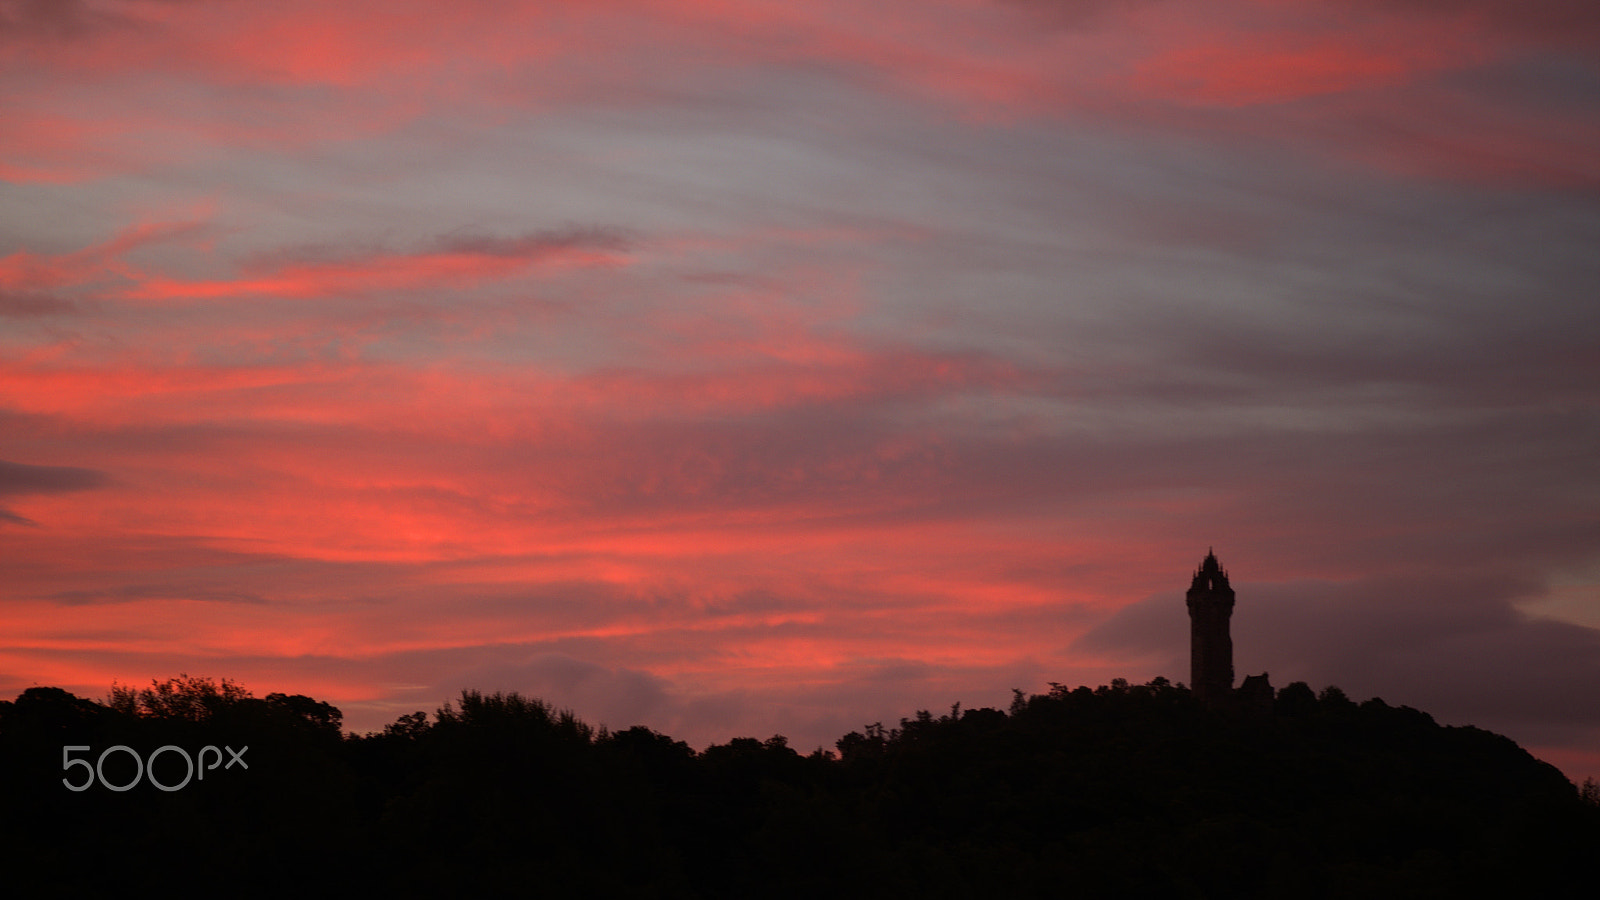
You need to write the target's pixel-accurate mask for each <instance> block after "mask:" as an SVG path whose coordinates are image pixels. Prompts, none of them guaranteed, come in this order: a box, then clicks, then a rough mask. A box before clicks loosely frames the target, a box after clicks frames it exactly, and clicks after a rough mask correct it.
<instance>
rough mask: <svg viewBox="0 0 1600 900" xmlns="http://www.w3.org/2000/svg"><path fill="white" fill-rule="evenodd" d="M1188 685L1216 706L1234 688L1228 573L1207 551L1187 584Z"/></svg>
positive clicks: (1207, 703) (1197, 695) (1231, 595)
mask: <svg viewBox="0 0 1600 900" xmlns="http://www.w3.org/2000/svg"><path fill="white" fill-rule="evenodd" d="M1188 598H1189V689H1190V690H1192V691H1194V696H1195V698H1196V699H1197V700H1199V701H1200V702H1201V703H1204V704H1206V705H1208V706H1216V705H1219V704H1222V703H1225V702H1226V701H1227V697H1228V696H1229V695H1230V694H1231V693H1232V692H1233V638H1232V637H1229V635H1228V618H1229V617H1230V616H1232V615H1233V588H1231V587H1228V573H1227V572H1225V571H1223V569H1222V567H1221V566H1219V565H1218V564H1217V555H1216V554H1215V553H1213V552H1207V553H1206V558H1205V560H1204V561H1203V562H1201V563H1200V569H1199V571H1197V572H1195V573H1194V581H1193V583H1191V584H1190V585H1189V595H1188Z"/></svg>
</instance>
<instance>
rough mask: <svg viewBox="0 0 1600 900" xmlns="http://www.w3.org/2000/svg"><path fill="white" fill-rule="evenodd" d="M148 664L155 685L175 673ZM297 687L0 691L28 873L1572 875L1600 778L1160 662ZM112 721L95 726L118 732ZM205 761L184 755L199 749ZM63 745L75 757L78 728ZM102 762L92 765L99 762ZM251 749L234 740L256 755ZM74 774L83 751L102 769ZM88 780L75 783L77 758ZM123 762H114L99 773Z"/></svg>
mask: <svg viewBox="0 0 1600 900" xmlns="http://www.w3.org/2000/svg"><path fill="white" fill-rule="evenodd" d="M160 687H161V686H157V688H160ZM338 724H339V715H338V711H337V710H335V709H333V708H332V707H331V706H329V705H328V704H325V703H318V702H317V701H314V700H312V699H311V698H307V697H287V696H285V695H282V694H272V695H269V696H268V697H267V698H266V699H264V700H260V699H256V698H253V697H251V696H250V695H249V694H248V693H247V692H245V691H243V690H242V689H240V688H238V687H237V686H235V685H230V684H229V683H227V682H224V683H222V684H221V685H218V684H216V683H214V682H209V681H207V680H204V679H188V680H175V681H174V682H168V683H167V686H166V691H165V693H162V692H161V691H160V690H147V691H145V692H128V691H124V692H122V693H121V694H115V695H114V696H113V697H112V698H111V702H109V703H96V702H93V701H88V700H83V699H81V698H77V697H74V696H72V695H71V694H68V693H66V692H65V691H60V690H58V689H54V688H34V689H31V690H29V691H27V692H25V693H24V694H23V695H22V696H20V697H18V698H17V700H16V701H15V702H14V703H3V704H0V764H3V772H0V789H3V791H4V794H3V796H4V819H3V824H0V840H3V847H4V849H3V851H0V853H3V857H0V862H3V864H4V866H5V872H6V879H7V882H8V884H10V885H11V886H13V887H15V888H18V889H21V890H22V891H23V893H21V894H18V896H24V895H26V896H69V895H70V896H83V895H86V894H87V895H95V894H111V893H113V892H119V893H120V892H125V891H126V890H127V889H128V888H130V887H133V886H137V885H141V884H153V885H165V886H166V887H167V888H168V889H177V888H181V889H182V892H183V893H190V892H194V891H197V890H200V889H202V888H204V889H206V890H214V891H216V892H220V893H226V894H230V895H240V894H243V895H267V894H273V893H281V892H282V891H283V890H304V891H310V892H311V893H313V894H322V893H327V892H331V891H332V890H335V889H341V890H360V891H361V892H363V893H371V892H373V891H375V890H377V891H381V892H384V893H388V894H393V895H400V896H422V895H428V896H438V895H445V896H451V895H484V894H487V895H500V894H510V893H516V894H526V893H534V894H544V895H549V896H592V895H620V896H661V897H746V896H780V897H781V896H796V897H798V896H818V895H829V896H846V897H854V896H862V897H865V896H874V897H878V896H927V897H968V896H1015V897H1056V896H1077V895H1081V896H1088V897H1121V896H1126V897H1135V896H1155V895H1160V896H1174V897H1282V896H1296V897H1354V896H1369V895H1377V896H1408V897H1429V896H1441V897H1442V896H1446V895H1455V894H1458V893H1461V892H1462V891H1463V890H1465V889H1467V888H1473V889H1475V890H1474V893H1475V894H1476V893H1478V892H1481V891H1485V890H1488V891H1505V892H1513V891H1514V892H1516V893H1517V894H1518V895H1522V896H1545V897H1550V896H1575V895H1576V892H1575V891H1574V890H1572V889H1571V885H1572V875H1573V873H1575V872H1581V871H1584V869H1585V867H1586V866H1587V865H1589V861H1590V860H1592V858H1593V855H1594V851H1595V850H1596V849H1597V848H1600V808H1597V807H1595V806H1594V805H1593V804H1591V803H1588V802H1585V801H1583V800H1581V799H1580V798H1579V796H1578V793H1577V791H1575V790H1574V788H1573V786H1572V785H1571V784H1570V783H1569V782H1567V780H1566V779H1565V778H1564V777H1563V776H1562V775H1561V774H1560V773H1559V772H1558V771H1557V770H1555V769H1554V768H1553V767H1551V766H1549V765H1546V764H1544V763H1541V762H1539V761H1537V760H1535V759H1533V758H1532V757H1531V756H1529V755H1528V754H1527V753H1526V752H1525V751H1523V750H1522V749H1521V748H1519V747H1518V746H1517V745H1516V744H1514V743H1513V742H1511V741H1510V740H1508V739H1506V738H1504V737H1501V736H1499V735H1496V734H1492V733H1489V732H1485V731H1481V730H1478V729H1475V728H1447V727H1441V726H1439V725H1437V724H1436V723H1435V722H1434V721H1433V720H1432V719H1431V718H1430V717H1429V716H1427V715H1426V714H1425V713H1421V712H1418V711H1416V710H1413V709H1408V708H1404V707H1400V708H1395V707H1390V706H1388V705H1386V704H1384V703H1383V701H1381V700H1369V701H1367V702H1365V703H1361V704H1356V703H1354V702H1352V701H1351V700H1349V699H1348V698H1346V697H1345V696H1344V695H1343V694H1342V693H1341V692H1339V691H1338V690H1337V689H1336V688H1330V689H1328V690H1325V691H1324V692H1323V693H1322V694H1321V695H1320V696H1318V695H1316V694H1314V693H1313V692H1312V691H1311V690H1310V689H1309V688H1308V687H1306V686H1305V685H1303V684H1296V685H1291V686H1290V687H1287V688H1285V689H1283V690H1282V691H1279V692H1278V693H1277V694H1276V698H1275V699H1274V700H1272V702H1271V703H1270V704H1266V705H1258V706H1257V707H1255V708H1253V709H1243V708H1220V709H1219V708H1215V707H1214V706H1202V705H1200V704H1197V703H1196V702H1194V699H1193V698H1192V696H1191V695H1190V693H1189V691H1188V690H1187V689H1186V688H1184V687H1182V686H1177V685H1173V684H1170V683H1168V682H1166V681H1165V680H1164V679H1157V680H1156V681H1154V682H1152V683H1150V684H1146V685H1137V686H1130V685H1128V684H1127V683H1125V682H1123V681H1120V680H1119V681H1117V682H1114V683H1113V684H1112V685H1111V686H1108V687H1101V688H1098V689H1094V690H1091V689H1089V688H1086V687H1080V688H1076V689H1072V690H1069V689H1067V688H1064V687H1061V686H1055V687H1053V688H1052V690H1051V691H1050V692H1049V693H1048V694H1044V695H1038V696H1032V697H1028V696H1024V695H1022V694H1021V693H1020V692H1019V693H1018V695H1017V698H1016V700H1015V701H1014V703H1013V704H1012V706H1011V709H1010V710H1008V711H1000V710H994V709H975V710H965V711H962V710H960V709H959V708H956V709H952V710H951V712H950V713H949V714H946V715H942V716H937V717H936V716H933V715H931V714H929V713H926V712H924V713H919V714H918V715H917V716H915V717H913V718H909V719H905V720H902V721H901V722H900V723H899V725H898V727H894V728H884V727H882V726H880V725H874V726H870V727H867V728H865V729H864V730H863V731H861V732H852V733H851V734H848V735H846V736H844V737H843V738H841V739H840V740H839V741H838V751H839V752H838V754H832V753H822V752H820V751H819V752H816V753H812V754H810V755H801V754H799V753H797V752H796V751H795V750H793V749H792V748H790V747H789V746H788V745H787V742H786V741H784V740H783V739H782V738H781V737H773V738H770V739H768V740H765V741H761V740H756V739H753V738H740V739H736V740H733V741H730V742H729V743H727V744H722V745H716V746H712V747H710V748H707V749H706V750H705V751H704V752H702V753H695V752H694V751H693V750H691V749H690V748H689V747H688V746H687V745H685V744H683V743H682V742H680V741H674V740H673V739H671V738H670V737H667V736H665V735H661V734H658V733H656V732H653V731H651V730H649V729H646V728H631V729H628V730H626V731H619V732H609V733H608V732H604V731H596V730H595V729H593V728H591V727H590V726H588V725H586V724H584V723H583V722H581V721H578V720H577V719H575V718H574V717H572V716H571V715H570V714H567V713H563V712H560V711H558V710H555V709H552V708H551V707H549V706H548V705H546V704H543V703H541V702H539V701H537V700H532V699H528V698H524V697H521V696H518V695H516V694H510V695H503V694H495V695H483V694H479V693H477V692H470V691H469V692H466V693H464V694H463V696H462V698H461V700H460V701H459V702H458V703H456V704H449V705H446V707H445V708H443V709H441V710H439V711H438V712H437V713H435V714H434V715H433V716H432V717H431V718H430V717H428V716H425V715H422V714H420V713H419V714H416V715H412V716H404V717H402V718H401V719H399V720H397V721H396V722H395V723H394V724H393V725H391V726H389V727H388V728H387V729H385V731H384V732H383V733H381V734H372V735H366V736H360V737H357V736H346V737H342V738H341V736H340V735H339V732H338ZM114 745H118V746H125V747H127V748H129V749H128V750H127V751H115V752H111V753H110V754H109V755H106V756H105V757H104V758H102V753H104V752H105V751H106V748H109V747H111V746H114ZM213 745H214V746H216V747H218V748H224V747H226V748H228V749H229V751H230V752H231V751H236V750H238V748H240V747H242V746H245V745H248V746H249V750H248V751H247V753H246V754H245V755H244V756H243V759H242V760H241V764H240V765H234V766H231V767H228V768H224V767H223V766H222V765H220V763H222V762H225V761H227V759H228V754H225V753H220V752H219V753H216V754H214V755H207V756H205V758H204V762H205V763H206V764H207V765H211V766H213V768H211V769H207V770H206V771H205V777H204V779H203V780H200V779H196V780H193V781H189V782H186V783H183V786H182V787H181V788H178V789H175V790H168V791H164V790H161V789H159V788H157V787H154V786H152V784H151V783H149V781H148V779H147V778H142V777H141V776H138V774H137V773H136V771H135V769H136V765H137V764H136V763H135V762H134V760H133V757H134V756H135V755H138V756H140V757H141V758H143V759H145V760H149V759H150V757H151V755H152V753H155V755H156V756H157V757H158V759H157V760H156V761H155V762H154V763H152V764H151V767H150V768H151V770H152V771H153V772H154V773H155V774H156V777H157V781H158V783H160V784H164V785H167V786H169V787H170V786H173V785H177V784H179V783H180V782H182V781H183V779H184V776H185V771H186V770H185V763H184V762H183V760H182V759H181V758H180V754H178V753H176V752H175V751H170V750H169V751H161V752H159V753H157V752H156V751H158V749H159V748H160V747H163V746H171V747H176V748H183V749H185V750H187V751H189V753H190V755H193V754H196V753H199V752H200V751H201V748H202V747H208V746H213ZM68 746H72V747H88V748H90V749H89V750H87V751H72V752H71V753H69V754H68V755H67V757H66V758H67V759H73V760H75V759H82V760H85V761H87V763H89V765H83V764H77V765H71V764H70V763H68V766H69V767H68V768H66V769H64V768H63V764H64V756H63V749H62V748H63V747H68ZM97 761H98V762H99V764H100V768H99V770H96V769H95V768H94V766H95V764H96V763H97ZM243 761H248V763H249V768H248V769H245V768H244V767H243V765H242V763H243ZM89 776H92V778H91V777H89ZM63 778H66V779H67V781H68V783H69V784H74V785H77V784H84V783H87V784H88V785H89V786H88V787H86V788H85V789H83V790H81V791H74V790H70V789H69V788H68V787H67V786H66V785H64V784H63ZM106 784H110V785H112V786H117V787H120V786H124V785H129V784H131V785H132V786H131V787H128V788H127V789H126V790H111V789H109V788H107V787H106V786H105V785H106Z"/></svg>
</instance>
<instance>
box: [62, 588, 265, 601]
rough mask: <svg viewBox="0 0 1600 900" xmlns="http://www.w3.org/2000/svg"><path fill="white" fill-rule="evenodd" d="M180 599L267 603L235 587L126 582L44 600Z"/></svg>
mask: <svg viewBox="0 0 1600 900" xmlns="http://www.w3.org/2000/svg"><path fill="white" fill-rule="evenodd" d="M168 598H181V599H184V600H199V601H202V602H206V603H266V602H268V601H267V598H265V597H263V596H261V595H260V594H257V593H253V592H250V591H242V590H237V589H234V588H231V587H227V586H222V585H195V584H184V583H174V584H128V585H122V586H120V587H115V588H109V589H105V590H70V591H58V592H56V593H54V594H50V595H48V596H47V597H46V598H45V599H47V600H53V601H55V602H56V603H60V604H62V605H64V606H85V605H90V604H99V603H135V602H138V601H140V600H163V599H168Z"/></svg>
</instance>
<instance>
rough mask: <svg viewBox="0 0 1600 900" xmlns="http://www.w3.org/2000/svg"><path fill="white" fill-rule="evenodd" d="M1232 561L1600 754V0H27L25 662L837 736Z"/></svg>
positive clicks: (1259, 586) (5, 179)
mask: <svg viewBox="0 0 1600 900" xmlns="http://www.w3.org/2000/svg"><path fill="white" fill-rule="evenodd" d="M1209 547H1215V548H1216V552H1217V555H1218V557H1219V558H1220V559H1221V561H1222V563H1223V565H1224V566H1225V567H1227V568H1228V570H1229V571H1230V574H1231V576H1232V579H1233V584H1234V587H1235V589H1236V590H1237V592H1238V605H1237V607H1236V610H1235V613H1234V619H1233V634H1234V646H1235V667H1236V669H1237V672H1238V675H1239V677H1241V678H1242V677H1243V676H1244V675H1246V674H1252V673H1259V672H1262V671H1266V672H1270V673H1271V678H1272V681H1273V683H1274V684H1275V685H1277V686H1279V687H1281V686H1283V685H1285V684H1287V683H1289V682H1291V681H1299V680H1303V681H1307V682H1310V683H1311V684H1312V686H1313V687H1317V688H1321V687H1322V686H1324V685H1328V684H1337V685H1339V686H1341V687H1343V688H1344V689H1345V691H1346V692H1347V693H1349V694H1350V695H1352V696H1354V697H1356V698H1357V699H1364V698H1366V697H1370V696H1374V695H1376V696H1380V697H1382V698H1384V699H1385V700H1386V701H1388V702H1389V703H1391V704H1394V705H1399V704H1408V705H1411V706H1415V707H1418V708H1421V709H1424V710H1427V711H1429V712H1431V713H1433V714H1434V715H1435V717H1436V718H1438V719H1439V720H1440V721H1441V722H1445V723H1449V724H1475V725H1479V726H1481V727H1485V728H1490V729H1492V730H1495V731H1499V732H1502V733H1504V734H1507V735H1509V736H1510V737H1512V738H1514V739H1516V740H1517V741H1519V742H1520V743H1522V744H1523V745H1524V746H1526V747H1528V748H1530V749H1531V750H1532V751H1533V752H1534V753H1535V754H1536V755H1539V756H1540V757H1541V758H1544V759H1547V760H1549V761H1551V762H1554V763H1556V764H1558V765H1560V766H1561V767H1562V768H1563V770H1564V771H1566V773H1567V774H1568V775H1569V777H1572V778H1575V779H1578V780H1581V779H1582V778H1583V777H1585V776H1587V775H1594V776H1597V777H1600V5H1597V4H1591V3H1575V2H1567V0H1515V2H1513V0H1275V2H1267V0H1219V2H1207V3H1204V4H1199V3H1179V2H1174V0H1166V2H1163V0H1082V2H1075V0H1059V2H1055V0H914V2H913V0H871V2H868V0H807V2H803V3H800V2H793V0H781V2H780V0H701V2H666V0H594V2H581V3H580V2H544V3H536V2H513V0H468V2H461V3H450V4H446V3H437V2H408V0H382V2H376V0H373V2H368V0H345V2H340V3H332V4H330V3H327V2H325V0H319V2H301V0H273V2H265V0H206V2H183V0H58V2H47V0H0V566H3V572H4V575H3V578H0V610H3V614H0V696H3V697H5V698H8V699H9V698H11V697H14V696H15V695H16V694H17V693H19V692H20V691H22V690H24V689H26V688H27V687H29V686H31V685H35V684H40V685H55V686H60V687H64V688H67V689H68V690H71V691H73V692H75V693H78V694H81V695H83V696H90V697H97V698H98V697H104V696H105V695H106V694H107V692H108V691H109V689H110V687H111V685H112V683H113V681H115V682H119V683H122V684H133V685H144V684H148V683H149V681H150V680H151V679H153V678H157V679H160V678H167V677H171V676H174V675H177V674H178V673H180V672H186V673H189V674H191V675H210V676H214V677H219V678H220V677H227V678H232V679H235V680H237V681H239V682H241V683H243V684H244V685H245V687H247V688H249V689H251V690H253V691H255V692H256V693H257V694H258V695H261V694H265V693H268V692H272V691H284V692H288V693H304V694H309V695H312V696H314V697H316V698H317V699H321V700H327V701H330V702H332V703H333V704H335V705H336V706H338V707H340V708H341V709H342V710H343V711H344V713H345V724H346V727H347V728H350V729H353V730H356V731H366V730H375V729H379V728H381V727H382V726H383V725H384V724H386V723H388V722H392V721H393V720H394V719H395V717H396V716H398V715H400V714H404V713H410V712H412V711H415V710H419V709H424V710H433V709H434V708H436V707H438V706H439V705H440V704H442V703H443V702H444V701H446V700H447V699H449V698H451V697H452V696H455V695H457V694H458V693H459V691H460V690H461V689H462V688H478V689H483V690H495V689H501V690H518V691H522V692H524V693H528V694H532V695H535V696H539V697H542V698H545V699H547V700H549V701H551V702H552V703H554V704H556V705H558V706H563V707H570V708H572V709H574V710H575V711H576V712H577V713H578V714H579V715H580V716H582V717H583V718H585V719H586V720H588V721H590V722H592V723H594V724H601V723H604V724H605V725H607V726H609V727H612V728H625V727H628V726H630V725H633V724H644V725H648V726H651V727H653V728H656V729H658V730H661V731H665V732H667V733H668V734H671V735H673V736H674V737H678V738H682V739H685V740H688V741H689V742H690V743H691V744H694V745H695V746H697V747H703V746H705V745H706V744H707V743H709V742H712V741H717V742H722V741H726V740H728V739H729V738H732V737H735V736H741V735H749V736H755V737H761V738H765V737H767V736H769V735H771V734H773V733H782V734H785V735H787V736H788V737H789V739H790V742H791V744H792V745H794V746H796V747H797V748H799V749H801V750H803V751H808V750H810V749H812V748H814V747H816V746H819V745H821V746H825V747H831V746H832V744H833V741H834V740H835V739H836V738H838V737H839V736H840V735H841V734H843V733H845V732H847V731H850V730H852V729H859V728H861V727H862V726H863V725H865V724H868V723H872V722H875V721H883V722H884V723H885V724H894V723H895V722H896V721H898V719H899V718H900V717H901V716H909V715H912V714H913V713H914V712H915V711H916V710H917V709H920V708H929V709H932V710H934V711H935V712H942V711H944V710H946V709H948V708H949V706H950V704H952V703H954V702H957V701H959V702H961V703H962V704H963V706H966V707H975V706H999V707H1004V706H1005V705H1006V704H1007V703H1009V701H1010V698H1011V689H1012V688H1022V689H1024V690H1026V691H1029V692H1042V691H1045V690H1047V689H1048V684H1049V683H1050V682H1064V683H1067V684H1079V683H1086V684H1090V685H1096V684H1102V683H1105V682H1108V681H1109V680H1110V679H1112V678H1116V677H1125V678H1128V679H1129V680H1132V681H1136V682H1139V681H1146V680H1149V679H1150V678H1153V677H1155V676H1157V675H1165V676H1167V677H1169V678H1171V679H1173V680H1175V681H1187V680H1188V637H1187V629H1188V621H1187V616H1186V613H1185V611H1184V604H1183V591H1184V590H1185V589H1186V588H1187V586H1188V582H1189V577H1190V574H1191V572H1192V571H1193V569H1194V567H1195V566H1196V565H1198V564H1199V562H1200V560H1201V558H1202V557H1204V556H1205V554H1206V551H1207V549H1208V548H1209Z"/></svg>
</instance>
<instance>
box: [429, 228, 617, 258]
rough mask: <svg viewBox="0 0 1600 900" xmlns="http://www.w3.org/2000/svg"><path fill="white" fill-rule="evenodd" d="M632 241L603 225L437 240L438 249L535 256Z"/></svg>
mask: <svg viewBox="0 0 1600 900" xmlns="http://www.w3.org/2000/svg"><path fill="white" fill-rule="evenodd" d="M632 244H633V239H632V237H631V235H630V234H629V233H628V232H627V231H625V230H623V229H621V228H612V227H605V226H571V227H567V228H561V229H553V230H549V231H534V232H529V233H527V234H522V235H518V236H515V237H495V236H492V235H478V234H456V235H451V236H448V237H445V238H441V239H440V240H439V242H438V246H439V247H440V248H441V249H443V250H448V251H451V252H455V253H474V254H480V255H483V256H506V257H534V258H536V257H539V256H543V255H545V254H548V253H552V252H559V251H562V250H573V249H585V248H592V249H597V250H626V249H627V248H628V247H630V246H632Z"/></svg>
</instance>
